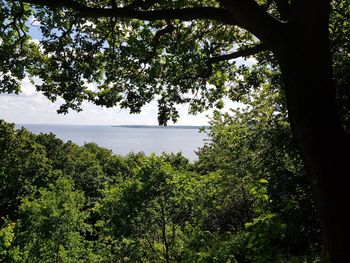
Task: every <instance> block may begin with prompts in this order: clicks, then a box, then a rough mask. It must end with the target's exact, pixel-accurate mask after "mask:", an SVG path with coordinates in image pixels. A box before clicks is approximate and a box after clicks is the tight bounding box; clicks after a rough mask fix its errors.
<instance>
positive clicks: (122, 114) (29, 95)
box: [0, 20, 251, 125]
mask: <svg viewBox="0 0 350 263" xmlns="http://www.w3.org/2000/svg"><path fill="white" fill-rule="evenodd" d="M31 22H32V25H34V26H30V35H31V36H32V38H33V39H40V38H41V34H40V31H39V30H38V28H37V27H35V25H36V26H38V23H37V22H35V21H34V22H33V20H32V21H31ZM240 63H247V62H244V61H243V60H242V61H240ZM249 64H251V63H249ZM60 104H61V102H60V101H57V102H56V103H52V102H50V101H49V100H48V99H47V98H46V97H45V96H43V95H42V94H41V93H38V92H36V91H35V88H34V87H33V85H31V84H30V82H29V80H28V79H24V80H23V81H22V93H21V94H19V95H14V94H0V119H4V120H5V121H8V122H14V123H22V124H88V125H136V124H138V125H157V124H158V122H157V103H156V102H155V101H154V102H152V103H151V104H149V105H146V106H144V107H143V108H142V112H141V113H140V114H129V112H128V111H127V110H121V109H118V108H109V109H107V108H102V107H99V106H96V105H93V104H91V103H88V102H84V103H83V107H82V108H83V111H82V112H79V113H77V112H74V111H70V113H69V114H66V115H63V114H57V109H58V108H59V105H60ZM232 107H237V104H236V103H233V102H230V101H226V105H225V109H224V110H228V109H229V108H232ZM178 110H179V113H180V119H179V120H178V122H177V123H176V125H207V124H208V121H209V118H208V117H207V116H208V115H209V116H210V115H211V114H212V111H207V112H204V113H202V114H197V115H195V116H193V115H189V114H188V113H187V112H188V105H182V106H179V107H178ZM169 124H171V123H169Z"/></svg>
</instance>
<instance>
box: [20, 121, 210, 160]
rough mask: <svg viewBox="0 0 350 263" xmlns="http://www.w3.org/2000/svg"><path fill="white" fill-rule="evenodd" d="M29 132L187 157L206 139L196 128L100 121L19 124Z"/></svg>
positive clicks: (120, 149)
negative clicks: (128, 124)
mask: <svg viewBox="0 0 350 263" xmlns="http://www.w3.org/2000/svg"><path fill="white" fill-rule="evenodd" d="M16 126H17V128H20V127H22V126H23V127H25V128H27V129H28V130H30V131H31V132H33V133H36V134H39V133H49V132H52V133H54V134H56V136H57V137H58V138H60V139H62V140H64V141H68V140H71V141H73V142H75V143H77V144H79V145H83V144H84V143H85V142H94V143H96V144H98V145H99V146H101V147H105V148H108V149H111V150H112V151H113V152H114V153H115V154H122V155H125V154H128V153H129V152H132V151H133V152H139V151H142V152H144V153H145V154H151V153H156V154H161V153H162V152H174V153H177V152H182V153H183V155H184V156H186V157H187V158H189V159H190V160H195V159H197V157H196V154H195V152H194V151H195V150H197V149H198V148H199V147H202V146H203V145H204V143H205V139H207V135H206V134H205V133H202V132H201V133H200V132H199V130H198V128H190V129H189V128H188V127H182V128H170V127H166V128H164V127H163V128H161V127H147V128H146V127H116V126H100V125H96V126H94V125H42V124H19V125H16Z"/></svg>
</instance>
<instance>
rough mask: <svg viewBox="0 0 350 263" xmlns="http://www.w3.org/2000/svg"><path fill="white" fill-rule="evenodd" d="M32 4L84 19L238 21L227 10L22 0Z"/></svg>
mask: <svg viewBox="0 0 350 263" xmlns="http://www.w3.org/2000/svg"><path fill="white" fill-rule="evenodd" d="M22 1H23V2H27V3H30V4H35V5H40V6H47V7H51V8H68V9H71V10H73V11H75V12H77V13H78V15H79V16H83V17H115V18H133V19H139V20H146V21H156V20H174V19H180V20H184V21H188V20H194V19H208V20H216V21H220V22H222V23H225V24H230V25H236V24H237V21H236V20H235V19H234V18H233V17H232V16H231V15H230V14H229V13H228V12H227V10H225V9H221V8H215V7H189V8H180V9H162V10H152V11H140V10H134V9H130V8H129V7H121V8H96V7H89V6H86V5H84V4H81V3H78V2H75V1H73V0H60V1H45V0H22Z"/></svg>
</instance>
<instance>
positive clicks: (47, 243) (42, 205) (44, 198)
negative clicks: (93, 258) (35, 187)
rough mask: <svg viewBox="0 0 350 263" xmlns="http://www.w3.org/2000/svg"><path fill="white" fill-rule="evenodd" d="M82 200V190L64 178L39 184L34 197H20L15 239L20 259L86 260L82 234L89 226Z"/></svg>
mask: <svg viewBox="0 0 350 263" xmlns="http://www.w3.org/2000/svg"><path fill="white" fill-rule="evenodd" d="M84 204H85V198H84V194H83V193H82V192H80V191H74V189H73V183H72V181H71V180H69V179H65V178H59V179H58V180H57V181H56V183H55V184H54V185H53V184H50V186H49V188H42V189H41V190H40V196H39V197H38V198H36V199H31V198H28V197H26V198H23V200H22V204H21V206H20V213H21V219H20V220H19V222H18V229H19V231H18V232H19V234H18V235H17V236H16V240H15V242H16V244H17V245H18V246H19V247H20V251H21V254H22V259H21V260H20V262H86V261H88V260H87V258H88V256H89V253H88V252H89V251H88V250H86V248H85V246H86V244H85V243H84V237H83V234H84V233H85V232H86V231H88V229H89V226H88V224H86V220H87V218H88V216H89V213H88V212H87V211H83V207H84Z"/></svg>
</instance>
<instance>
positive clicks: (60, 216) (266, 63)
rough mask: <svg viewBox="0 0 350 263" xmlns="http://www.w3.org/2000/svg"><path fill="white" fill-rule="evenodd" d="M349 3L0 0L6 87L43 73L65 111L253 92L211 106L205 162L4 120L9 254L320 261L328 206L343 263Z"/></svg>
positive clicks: (207, 101)
mask: <svg viewBox="0 0 350 263" xmlns="http://www.w3.org/2000/svg"><path fill="white" fill-rule="evenodd" d="M349 3H350V2H349V1H348V0H339V1H329V0H322V1H320V0H309V1H303V0H294V1H289V0H261V1H260V0H256V1H255V0H235V1H228V0H207V1H165V0H134V1H132V0H123V1H114V0H99V1H93V0H64V1H63V0H62V1H42V0H24V1H12V0H0V21H1V23H0V51H1V52H0V62H1V63H0V92H5V93H18V92H20V89H21V87H20V81H21V80H23V79H24V78H25V77H30V78H32V79H37V78H39V79H41V80H42V81H37V82H35V83H34V84H35V86H36V89H37V90H38V91H41V92H42V93H43V94H44V95H45V96H46V97H48V98H49V99H50V100H52V101H55V100H57V99H58V98H59V97H60V98H62V99H63V101H64V104H63V105H61V107H60V109H59V112H63V113H65V112H67V111H68V110H69V109H73V110H78V111H79V110H81V107H80V106H81V103H82V102H83V101H84V100H88V101H91V102H93V103H95V104H97V105H104V106H106V107H113V106H119V107H121V108H127V109H130V112H131V113H139V112H140V111H141V108H142V106H143V105H145V104H147V103H149V102H151V101H153V100H154V99H156V100H157V101H158V109H159V112H158V119H159V122H160V124H166V122H167V121H168V120H174V121H175V120H176V119H177V118H178V112H177V109H176V104H183V103H190V105H191V108H190V111H191V112H199V111H203V110H204V109H207V108H212V107H217V108H221V107H222V106H223V102H222V100H221V99H222V98H223V97H225V96H227V97H228V98H229V99H231V100H236V101H240V102H243V103H245V104H246V105H247V106H248V107H247V108H245V109H242V110H237V111H235V112H234V113H233V114H223V115H222V114H219V113H216V114H215V116H214V117H213V120H212V126H211V128H210V130H209V133H210V135H211V138H212V142H211V144H210V145H207V146H205V147H204V148H203V149H201V150H200V151H199V153H198V154H199V161H198V162H196V163H194V164H191V163H189V162H188V161H187V160H186V159H184V158H183V157H181V156H180V155H171V154H170V155H166V154H165V155H164V156H161V157H156V156H151V157H146V156H143V155H142V154H133V155H130V156H128V157H120V156H114V155H112V154H111V153H110V152H109V151H107V150H105V149H101V148H99V147H98V146H96V145H91V144H89V145H85V146H84V147H79V146H77V145H74V144H73V143H63V142H62V141H60V140H58V139H56V138H55V137H54V135H39V136H34V135H33V134H30V133H28V132H27V131H25V130H20V131H15V130H14V128H13V126H11V125H10V124H6V123H3V122H2V123H1V127H2V128H1V131H0V132H1V137H0V140H1V141H0V143H1V149H0V150H1V152H0V157H1V159H0V161H1V163H0V164H1V170H0V178H1V184H0V187H1V189H0V190H1V191H0V195H1V196H0V197H1V200H0V202H1V203H0V205H1V207H0V215H1V218H2V219H1V227H2V228H1V233H0V237H1V252H0V254H1V261H8V262H16V261H17V262H51V261H53V262H60V261H61V262H70V261H71V262H79V261H85V262H86V261H87V262H88V261H90V262H103V261H105V262H111V261H112V262H113V261H117V262H118V261H119V262H124V261H131V262H142V261H143V262H159V261H164V262H171V261H173V262H174V261H175V262H181V261H187V262H215V261H216V262H235V261H237V262H279V261H280V262H285V261H290V262H304V261H309V262H310V261H311V262H312V261H314V260H318V258H319V257H320V255H321V254H322V253H321V250H322V249H321V246H320V244H319V243H320V242H319V240H320V237H319V236H320V231H319V227H318V225H319V223H318V222H317V220H316V219H315V218H318V219H319V220H320V221H321V223H320V225H321V226H322V231H323V250H324V252H325V254H328V255H326V256H325V258H328V260H329V262H347V261H348V260H349V258H350V239H349V236H350V225H349V222H348V215H347V214H348V211H347V209H346V207H348V204H349V194H348V184H347V181H346V178H347V177H348V173H349V172H348V170H349V169H348V163H349V142H350V140H349V127H350V121H349V120H350V118H349V116H350V114H349V112H350V110H349V105H350V103H349V98H350V96H349V76H350V74H349V65H350V56H349V48H350V46H349V36H350V34H349V28H350V27H349V21H350V19H349V17H350V16H349V10H350V8H349ZM31 22H34V24H35V22H38V23H39V26H38V28H37V30H38V31H40V35H41V37H40V40H38V41H36V40H34V41H33V39H32V38H31V36H30V32H29V31H30V30H29V28H30V26H29V24H30V23H31ZM251 55H254V58H255V59H256V61H257V62H258V63H257V64H256V65H255V66H253V67H246V66H245V65H239V64H238V63H237V64H236V63H235V62H233V61H232V59H235V58H237V57H241V56H243V57H246V56H251ZM332 69H333V70H332ZM281 79H283V81H281ZM88 84H90V85H91V84H92V85H94V86H95V88H94V89H91V86H89V85H88ZM286 108H287V109H288V113H287V110H286ZM291 133H293V138H294V139H292V136H291ZM294 140H295V141H294ZM296 143H297V144H298V149H299V152H300V156H301V158H300V157H299V152H298V151H297V149H296V146H295V144H296ZM300 159H302V162H301V161H300ZM305 175H307V176H308V178H309V180H310V181H311V182H312V183H313V190H312V191H311V189H310V188H309V186H308V184H307V182H306V176H305ZM311 193H314V194H313V196H314V198H313V199H314V200H315V204H316V207H317V208H318V216H317V217H316V216H315V209H314V204H313V203H312V201H311V198H310V196H311Z"/></svg>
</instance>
